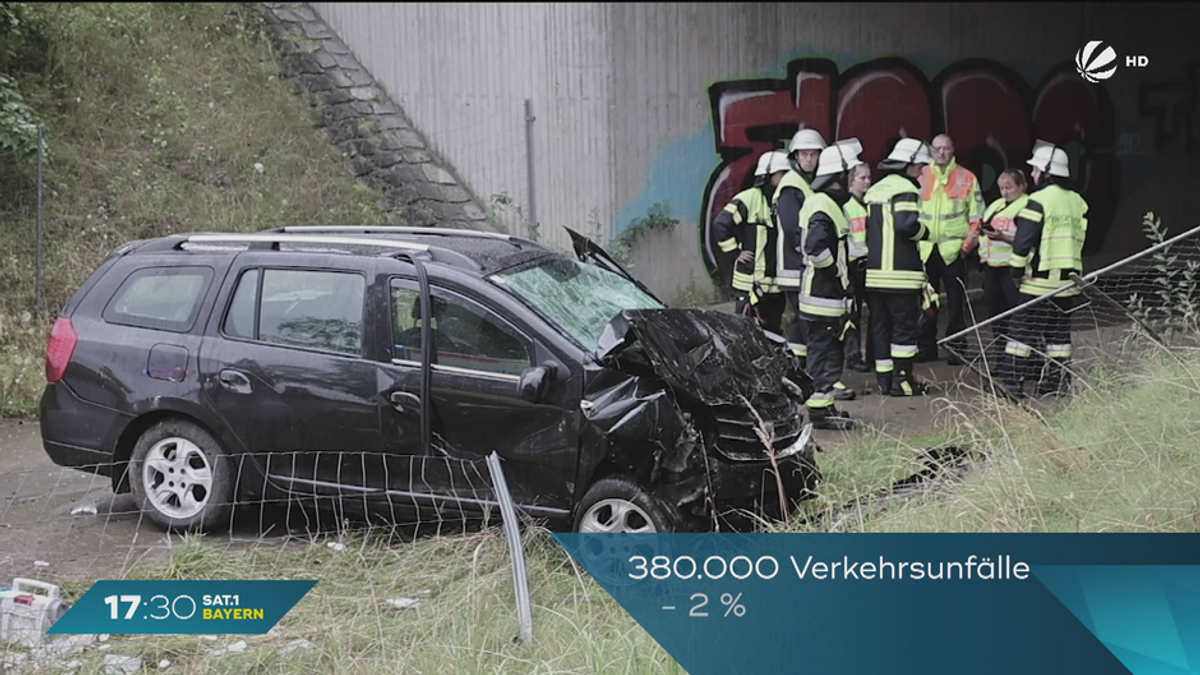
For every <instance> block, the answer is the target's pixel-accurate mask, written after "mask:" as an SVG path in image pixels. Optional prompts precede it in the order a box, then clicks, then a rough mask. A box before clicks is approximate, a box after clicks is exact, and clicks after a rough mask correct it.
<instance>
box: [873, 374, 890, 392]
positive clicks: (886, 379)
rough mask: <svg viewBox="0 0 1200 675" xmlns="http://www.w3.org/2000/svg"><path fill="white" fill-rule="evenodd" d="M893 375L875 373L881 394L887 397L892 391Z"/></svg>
mask: <svg viewBox="0 0 1200 675" xmlns="http://www.w3.org/2000/svg"><path fill="white" fill-rule="evenodd" d="M893 374H894V373H890V372H889V373H881V372H879V371H875V382H876V383H877V384H878V385H879V393H880V394H883V395H884V396H887V395H888V392H890V391H891V390H892V375H893Z"/></svg>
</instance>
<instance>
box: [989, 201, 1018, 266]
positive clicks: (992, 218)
mask: <svg viewBox="0 0 1200 675" xmlns="http://www.w3.org/2000/svg"><path fill="white" fill-rule="evenodd" d="M1028 202H1029V195H1021V196H1020V197H1017V198H1016V199H1014V200H1012V201H1011V202H1006V201H1004V198H1003V197H1001V198H1000V199H997V200H996V201H994V202H992V203H991V204H988V207H987V210H985V211H984V212H983V222H984V223H987V224H990V225H991V226H992V229H994V230H996V231H998V232H1001V233H1003V234H1013V235H1015V234H1016V232H1017V223H1016V217H1017V214H1018V213H1020V212H1021V209H1023V208H1025V204H1026V203H1028ZM979 259H980V260H982V261H983V262H985V263H987V265H988V266H989V267H1008V263H1009V261H1010V260H1011V259H1012V244H1010V243H1008V242H1007V241H1001V240H999V239H989V238H988V237H987V236H983V237H981V238H980V239H979Z"/></svg>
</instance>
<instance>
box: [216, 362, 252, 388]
mask: <svg viewBox="0 0 1200 675" xmlns="http://www.w3.org/2000/svg"><path fill="white" fill-rule="evenodd" d="M217 380H218V381H219V382H220V383H221V386H222V387H225V388H226V389H228V390H229V391H232V392H234V393H237V394H249V393H250V378H249V377H246V374H245V373H242V372H238V371H236V370H231V369H229V368H226V369H225V370H222V371H221V372H220V373H217Z"/></svg>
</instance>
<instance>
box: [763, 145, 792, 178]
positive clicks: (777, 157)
mask: <svg viewBox="0 0 1200 675" xmlns="http://www.w3.org/2000/svg"><path fill="white" fill-rule="evenodd" d="M770 155H771V161H770V163H769V164H768V165H767V173H778V172H780V171H790V170H791V168H792V165H791V163H789V162H788V156H787V153H786V152H784V151H782V150H773V151H771V153H770Z"/></svg>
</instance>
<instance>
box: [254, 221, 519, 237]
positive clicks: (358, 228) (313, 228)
mask: <svg viewBox="0 0 1200 675" xmlns="http://www.w3.org/2000/svg"><path fill="white" fill-rule="evenodd" d="M266 232H282V233H285V234H291V233H309V234H321V233H326V234H333V233H343V234H415V235H431V236H442V237H474V238H479V239H499V240H501V241H511V240H512V239H513V238H512V237H511V236H510V235H507V234H504V233H501V232H486V231H483V230H460V229H457V228H452V227H408V226H402V225H286V226H284V227H277V228H273V229H270V230H266Z"/></svg>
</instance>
